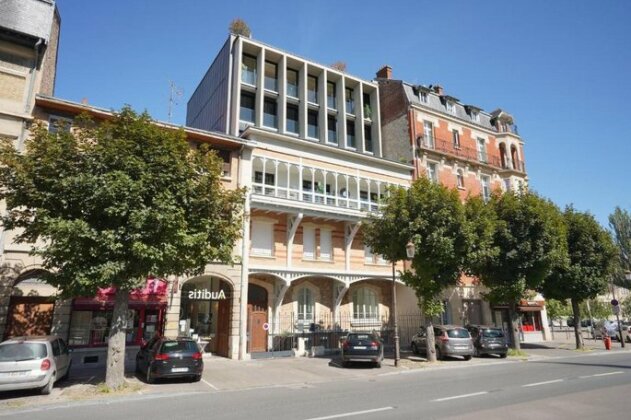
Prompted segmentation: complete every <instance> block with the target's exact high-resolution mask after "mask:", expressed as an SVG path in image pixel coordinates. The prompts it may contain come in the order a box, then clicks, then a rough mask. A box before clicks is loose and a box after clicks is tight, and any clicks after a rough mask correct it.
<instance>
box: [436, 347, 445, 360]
mask: <svg viewBox="0 0 631 420" xmlns="http://www.w3.org/2000/svg"><path fill="white" fill-rule="evenodd" d="M436 360H443V353H442V352H441V351H440V349H439V348H438V347H436Z"/></svg>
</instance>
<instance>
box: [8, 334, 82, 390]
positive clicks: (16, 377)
mask: <svg viewBox="0 0 631 420" xmlns="http://www.w3.org/2000/svg"><path fill="white" fill-rule="evenodd" d="M70 365H71V360H70V355H69V351H68V347H67V346H66V343H65V342H64V340H62V339H61V338H59V337H57V336H42V337H15V338H12V339H10V340H7V341H4V342H3V343H0V391H14V390H19V389H37V388H39V390H40V392H41V393H42V394H50V392H51V391H52V389H53V386H54V384H55V382H56V381H58V380H60V379H65V378H67V377H68V374H69V373H70Z"/></svg>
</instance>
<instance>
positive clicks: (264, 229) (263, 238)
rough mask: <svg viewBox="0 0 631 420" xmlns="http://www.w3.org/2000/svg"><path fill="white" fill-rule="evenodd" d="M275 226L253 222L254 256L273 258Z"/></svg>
mask: <svg viewBox="0 0 631 420" xmlns="http://www.w3.org/2000/svg"><path fill="white" fill-rule="evenodd" d="M273 243H274V225H273V224H272V223H264V222H256V221H255V222H252V255H263V256H272V247H273Z"/></svg>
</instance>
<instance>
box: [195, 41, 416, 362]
mask: <svg viewBox="0 0 631 420" xmlns="http://www.w3.org/2000/svg"><path fill="white" fill-rule="evenodd" d="M378 89H379V87H378V85H377V84H375V83H373V82H371V81H366V80H362V79H360V78H357V77H354V76H351V75H349V74H347V73H343V72H340V71H338V70H336V69H333V68H330V67H328V66H323V65H320V64H317V63H314V62H312V61H308V60H305V59H302V58H299V57H297V56H295V55H292V54H289V53H286V52H284V51H281V50H279V49H276V48H274V47H270V46H268V45H265V44H263V43H261V42H258V41H255V40H252V39H250V38H246V37H243V36H235V35H231V36H230V37H229V38H228V40H227V41H226V43H225V44H224V46H223V48H222V49H221V51H220V52H219V54H218V55H217V57H216V58H215V59H214V61H213V63H212V65H211V66H210V68H209V70H208V71H207V73H206V75H205V76H204V78H203V79H202V81H201V82H200V84H199V86H198V87H197V90H196V91H195V93H194V94H193V96H192V97H191V99H190V101H189V103H188V109H187V125H190V126H193V127H197V128H200V129H205V130H220V131H222V132H225V133H226V134H229V135H234V136H241V137H243V138H245V139H248V140H250V141H252V142H253V144H254V147H253V149H252V152H251V154H249V155H246V154H243V155H242V164H243V166H244V167H245V168H248V170H249V173H248V174H244V178H243V180H244V184H243V185H244V186H246V187H248V191H249V194H248V199H247V203H246V212H247V215H248V220H247V221H246V224H245V226H244V238H248V241H247V243H246V246H245V247H244V249H243V254H242V259H243V267H244V282H243V285H242V287H241V291H242V293H243V295H242V299H243V302H244V303H245V302H247V304H244V305H242V307H241V310H242V313H241V323H242V325H241V328H242V330H243V331H244V332H245V334H243V336H242V338H243V339H244V340H245V341H244V342H243V343H242V346H241V347H240V348H241V354H240V356H241V357H242V358H245V357H249V356H248V355H254V356H256V354H257V353H267V352H270V351H284V350H288V347H299V348H302V344H303V343H301V342H298V341H297V340H296V339H297V338H298V339H302V338H304V341H306V345H307V346H309V347H313V346H314V345H315V344H317V343H315V342H314V340H315V339H314V338H313V334H312V336H311V338H309V337H308V336H307V335H306V334H305V333H314V332H318V333H319V334H320V335H321V336H322V341H323V342H325V341H326V342H327V345H328V346H332V345H337V343H331V342H332V341H334V339H335V338H334V337H337V335H336V334H337V333H339V334H340V335H341V334H342V333H343V332H344V331H348V330H351V329H369V330H372V329H377V330H382V329H384V328H387V326H388V325H389V317H390V315H391V301H392V267H391V266H390V265H389V264H388V262H386V261H384V260H383V259H381V258H380V257H379V256H377V255H373V253H372V252H371V251H370V249H368V248H367V247H365V246H364V244H363V241H362V236H361V224H362V221H363V220H364V219H365V218H366V217H367V215H368V214H369V213H371V212H377V211H378V208H379V200H380V199H381V198H383V197H384V196H385V195H386V194H387V191H388V187H390V186H404V187H405V186H408V185H409V184H410V181H411V171H412V167H411V166H410V165H409V164H407V163H400V162H396V161H393V160H388V159H385V158H384V157H383V153H382V149H383V144H382V138H381V124H380V109H379V91H378ZM246 274H247V277H246ZM396 288H397V289H396V290H397V294H401V296H400V297H399V300H400V301H401V302H403V303H402V304H401V306H402V310H403V311H414V312H418V309H417V307H416V304H415V298H414V299H412V298H411V297H410V294H412V293H411V291H410V290H409V289H408V288H407V287H405V286H403V284H402V283H400V282H398V284H397V286H396ZM412 295H413V294H412ZM406 303H407V307H406ZM416 327H418V325H417V326H416ZM301 335H305V337H300V336H301ZM288 340H289V342H290V343H291V344H287V342H288ZM319 347H327V346H325V345H324V344H322V346H319Z"/></svg>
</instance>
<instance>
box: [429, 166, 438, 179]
mask: <svg viewBox="0 0 631 420" xmlns="http://www.w3.org/2000/svg"><path fill="white" fill-rule="evenodd" d="M427 177H428V178H429V180H430V181H432V182H438V172H437V171H436V164H435V163H428V164H427Z"/></svg>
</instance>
